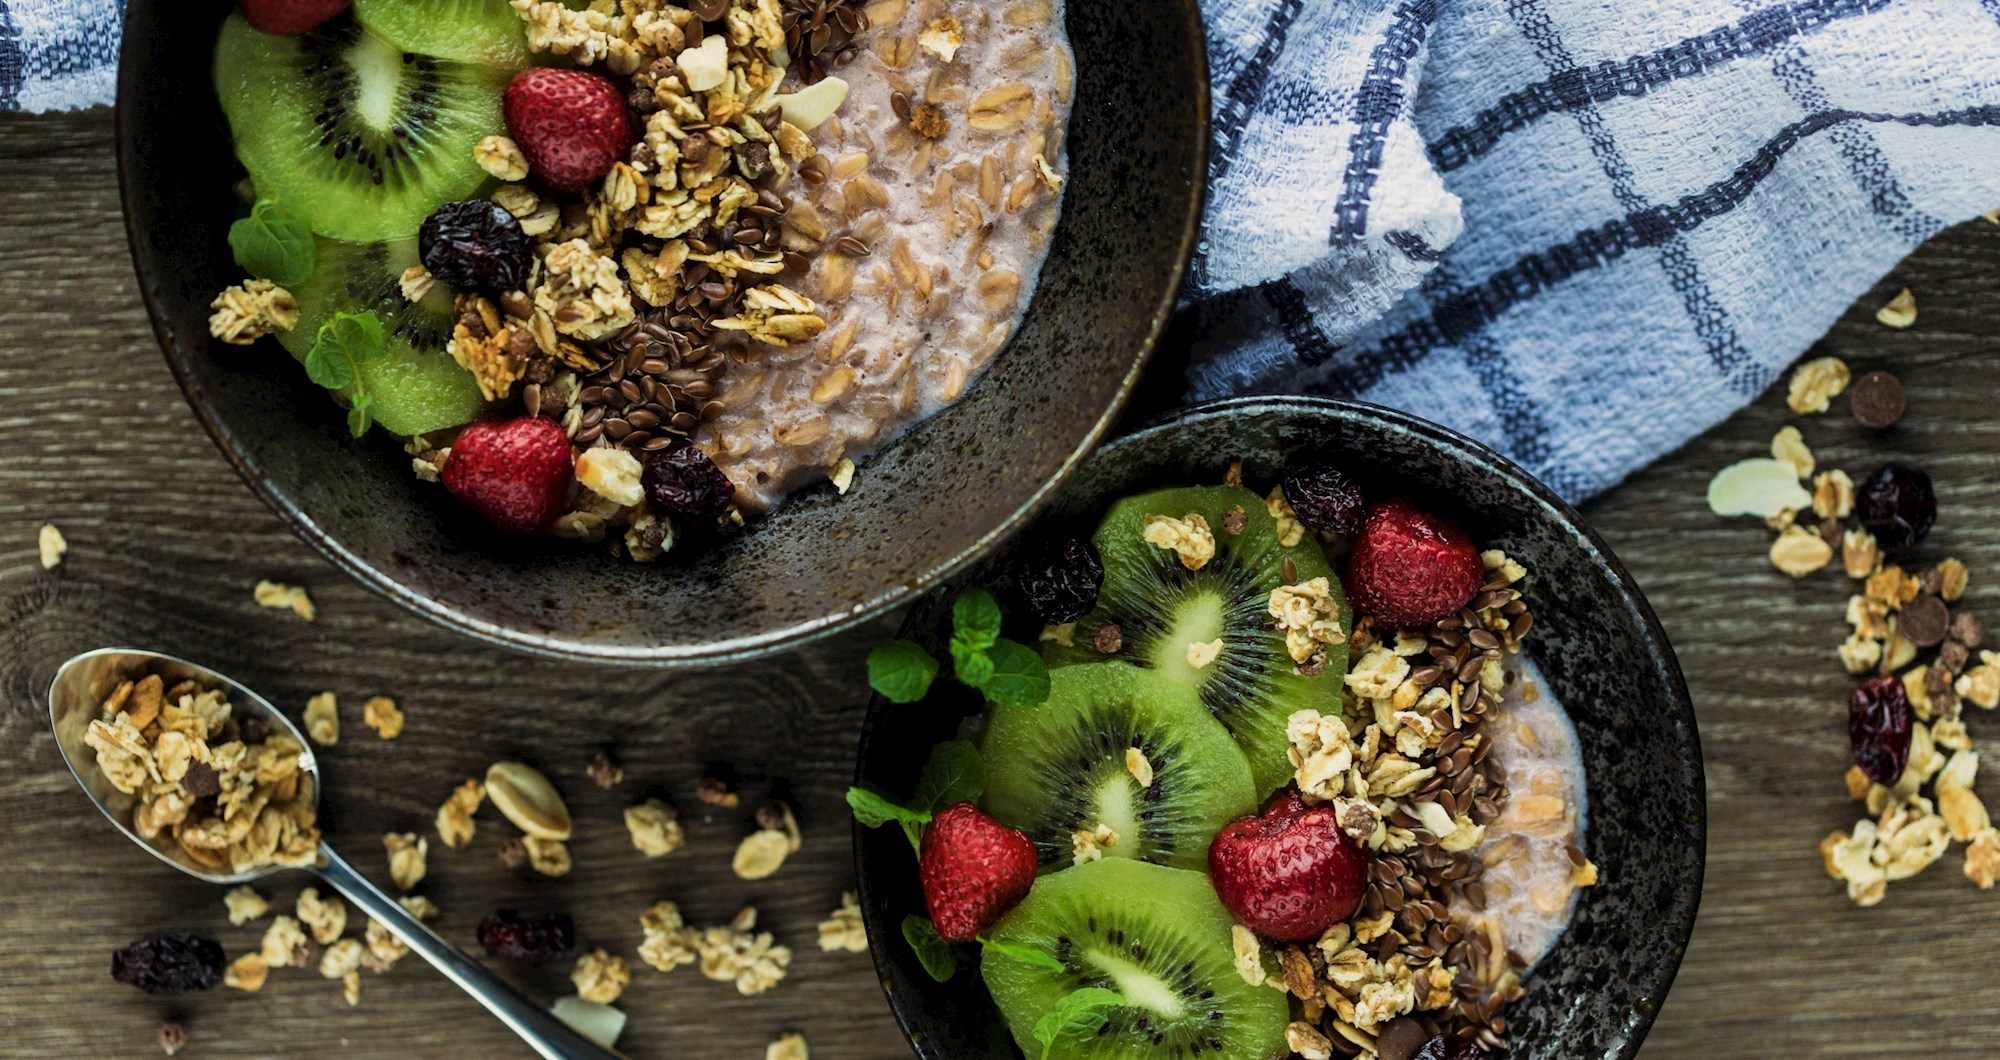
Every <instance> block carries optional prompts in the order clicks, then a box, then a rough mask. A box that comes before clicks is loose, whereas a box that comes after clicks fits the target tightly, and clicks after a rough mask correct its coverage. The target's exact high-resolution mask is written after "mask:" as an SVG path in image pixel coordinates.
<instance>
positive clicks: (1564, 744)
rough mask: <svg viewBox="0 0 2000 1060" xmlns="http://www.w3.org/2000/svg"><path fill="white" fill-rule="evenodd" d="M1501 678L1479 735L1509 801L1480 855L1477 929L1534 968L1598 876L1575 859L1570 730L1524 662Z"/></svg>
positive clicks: (1574, 763) (1577, 762)
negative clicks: (1481, 905) (1581, 890)
mask: <svg viewBox="0 0 2000 1060" xmlns="http://www.w3.org/2000/svg"><path fill="white" fill-rule="evenodd" d="M1506 677H1507V683H1506V687H1505V688H1504V690H1503V691H1502V693H1501V696H1500V704H1499V707H1498V709H1497V710H1495V711H1492V712H1490V713H1489V714H1488V715H1487V717H1486V733H1487V737H1488V738H1489V739H1491V740H1492V741H1493V752H1492V755H1491V758H1492V760H1493V761H1494V762H1496V763H1498V766H1499V771H1500V773H1501V774H1502V775H1504V777H1505V779H1506V784H1507V789H1508V792H1509V797H1508V799H1507V801H1505V802H1504V803H1502V804H1501V807H1500V815H1499V816H1498V817H1496V818H1494V819H1493V821H1491V822H1490V823H1488V824H1487V826H1486V838H1485V841H1484V842H1483V843H1481V844H1480V846H1479V848H1478V851H1477V854H1478V857H1479V859H1480V862H1481V863H1482V864H1483V865H1485V867H1486V871H1485V874H1484V875H1483V876H1482V877H1481V880H1482V885H1483V886H1484V888H1485V891H1486V909H1485V912H1484V913H1483V914H1480V916H1479V917H1478V918H1476V919H1492V920H1495V921H1497V926H1498V929H1499V933H1500V935H1501V937H1502V938H1504V939H1505V940H1506V943H1507V949H1509V950H1512V951H1513V952H1514V953H1516V954H1519V955H1520V956H1521V957H1522V958H1523V959H1524V960H1526V961H1527V963H1528V964H1529V965H1530V966H1532V965H1533V964H1534V963H1535V962H1536V961H1537V960H1539V959H1541V957H1542V955H1544V954H1546V953H1547V952H1548V951H1549V950H1550V949H1551V948H1552V947H1554V945H1555V944H1556V940H1557V939H1559V938H1561V937H1562V933H1563V929H1564V928H1565V927H1567V926H1568V925H1569V920H1570V915H1571V913H1572V912H1573V911H1574V910H1575V908H1576V896H1577V889H1578V887H1579V886H1580V885H1584V884H1587V883H1588V882H1591V881H1594V879H1595V877H1596V870H1595V868H1592V867H1589V866H1588V863H1587V862H1585V861H1584V860H1583V858H1582V855H1581V853H1580V851H1581V850H1582V848H1583V829H1584V825H1585V823H1586V814H1587V812H1588V803H1587V796H1586V793H1585V789H1584V781H1583V759H1582V757H1581V756H1580V755H1579V753H1578V747H1577V738H1576V729H1575V727H1574V725H1573V724H1572V723H1571V721H1570V718H1569V715H1568V714H1567V713H1566V712H1565V711H1564V710H1563V708H1562V704H1561V703H1559V702H1557V701H1556V698H1555V696H1554V694H1553V693H1552V692H1550V691H1549V686H1548V682H1547V681H1545V680H1543V678H1542V674H1541V671H1540V670H1538V669H1536V668H1535V664H1534V663H1532V662H1530V661H1528V659H1527V658H1526V657H1525V656H1518V655H1517V656H1515V657H1514V658H1512V659H1511V660H1509V665H1508V672H1507V675H1506ZM1573 851H1576V852H1579V853H1576V854H1574V855H1573V854H1572V852H1573ZM1482 927H1485V925H1483V924H1482ZM1486 930H1488V931H1489V932H1490V931H1491V930H1492V929H1491V928H1486Z"/></svg>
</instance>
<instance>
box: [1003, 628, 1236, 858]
mask: <svg viewBox="0 0 2000 1060" xmlns="http://www.w3.org/2000/svg"><path fill="white" fill-rule="evenodd" d="M1049 684H1050V692H1049V698H1048V701H1047V702H1046V703H1044V704H1042V705H1041V706H1040V707H1037V708H1034V709H1032V710H1021V709H1013V708H1006V707H997V708H994V710H993V711H992V713H991V715H990V717H989V718H988V721H987V724H986V732H985V734H984V735H983V736H982V737H981V740H980V752H981V757H983V758H984V759H985V760H986V792H985V795H984V797H983V798H982V800H981V804H982V806H983V808H984V809H985V810H986V812H987V813H989V814H992V815H993V816H994V817H995V818H996V819H998V820H1000V821H1003V822H1005V823H1007V824H1009V825H1012V826H1013V827H1015V828H1019V829H1020V830H1022V831H1023V832H1026V833H1027V834H1028V838H1030V839H1032V840H1033V841H1034V843H1035V853H1036V856H1037V857H1038V858H1039V859H1040V861H1041V866H1042V871H1043V872H1050V871H1054V870H1059V869H1066V868H1068V867H1069V866H1070V865H1071V864H1072V863H1073V861H1074V857H1075V848H1074V841H1073V838H1072V837H1073V836H1074V835H1075V834H1076V833H1077V832H1079V831H1086V832H1087V831H1091V830H1094V829H1095V828H1096V827H1097V826H1099V825H1104V826H1106V827H1108V828H1110V829H1111V831H1112V832H1114V833H1116V835H1117V841H1116V842H1115V843H1114V844H1112V845H1110V846H1106V847H1103V848H1101V849H1102V852H1103V854H1104V856H1105V857H1117V858H1137V859H1140V860H1142V861H1150V862H1155V863H1158V864H1162V865H1173V866H1176V867H1179V868H1186V869H1202V868H1205V867H1206V866H1207V864H1208V845H1209V843H1210V842H1211V841H1212V840H1213V839H1214V838H1215V834H1216V833H1217V832H1219V831H1221V830H1222V828H1223V826H1225V825H1227V824H1228V823H1229V822H1230V821H1233V820H1235V819H1236V818H1238V817H1241V816H1243V815H1245V814H1248V813H1252V812H1255V810H1256V808H1257V792H1256V790H1255V789H1254V787H1253V786H1252V784H1251V779H1250V765H1249V763H1248V762H1247V761H1245V760H1244V757H1243V753H1242V752H1241V751H1239V750H1238V749H1237V746H1236V743H1235V741H1234V740H1232V739H1231V738H1230V736H1229V730H1227V729H1225V728H1223V727H1222V724H1221V723H1220V722H1218V721H1216V720H1215V719H1214V718H1213V717H1211V716H1210V715H1209V713H1208V711H1207V710H1206V709H1204V708H1203V706H1202V703H1201V700H1200V698H1199V697H1197V696H1196V695H1195V694H1194V692H1193V691H1192V690H1191V689H1189V688H1188V687H1187V686H1186V685H1183V684H1180V683H1178V682H1175V681H1172V680H1169V679H1167V678H1164V677H1160V676H1158V675H1155V674H1150V673H1147V672H1145V671H1143V670H1140V669H1138V668H1137V667H1134V666H1129V665H1126V664H1124V663H1115V662H1114V663H1094V664H1090V665H1078V666H1067V667H1063V668H1062V669H1059V670H1056V671H1054V672H1053V673H1051V674H1050V675H1049ZM1133 748H1137V749H1138V750H1139V753H1140V754H1142V755H1143V756H1145V760H1146V763H1147V765H1148V767H1149V768H1150V769H1151V770H1152V783H1150V784H1149V785H1146V786H1144V787H1141V786H1140V784H1139V782H1138V780H1137V779H1135V777H1134V774H1133V772H1132V770H1131V769H1130V768H1128V765H1127V752H1128V751H1130V750H1131V749H1133Z"/></svg>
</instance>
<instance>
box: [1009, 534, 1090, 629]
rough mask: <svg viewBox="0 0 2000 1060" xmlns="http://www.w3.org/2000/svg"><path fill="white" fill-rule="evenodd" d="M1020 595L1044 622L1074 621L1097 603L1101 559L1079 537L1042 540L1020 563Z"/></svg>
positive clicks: (1086, 542) (1088, 544) (1087, 543)
mask: <svg viewBox="0 0 2000 1060" xmlns="http://www.w3.org/2000/svg"><path fill="white" fill-rule="evenodd" d="M1019 580H1020V586H1021V596H1022V598H1023V599H1025V600H1026V601H1027V603H1028V606H1029V607H1031V608H1033V609H1034V611H1035V614H1036V615H1037V616H1038V617H1040V618H1041V620H1042V621H1044V622H1052V623H1058V624H1060V623H1063V622H1074V621H1076V620H1077V619H1079V618H1082V617H1083V616H1084V615H1086V614H1089V613H1090V609H1091V608H1093V607H1095V606H1097V590H1098V588H1099V587H1100V586H1102V585H1103V584H1104V563H1103V561H1102V560H1100V559H1098V558H1097V549H1095V548H1093V547H1091V544H1090V542H1088V541H1085V540H1084V539H1082V538H1080V537H1071V538H1063V539H1060V540H1056V541H1047V542H1043V543H1042V544H1041V545H1040V546H1039V547H1037V548H1036V549H1034V550H1033V551H1032V552H1030V553H1029V555H1028V558H1027V560H1026V561H1025V562H1023V563H1022V564H1021V574H1020V579H1019Z"/></svg>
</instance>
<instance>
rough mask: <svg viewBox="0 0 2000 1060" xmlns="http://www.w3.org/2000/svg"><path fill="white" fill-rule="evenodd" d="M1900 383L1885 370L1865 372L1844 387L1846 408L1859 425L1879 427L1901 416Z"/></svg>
mask: <svg viewBox="0 0 2000 1060" xmlns="http://www.w3.org/2000/svg"><path fill="white" fill-rule="evenodd" d="M1905 405H1906V399H1905V397H1904V394H1903V382H1902V380H1900V379H1897V378H1896V377H1895V376H1893V375H1890V374H1889V373H1887V372H1869V373H1867V374H1866V375H1863V376H1862V377H1861V378H1859V379H1856V380H1855V381H1854V384H1853V385H1852V386H1850V387H1848V389H1847V407H1848V410H1849V411H1851V412H1853V413H1854V418H1855V419H1856V420H1857V421H1859V422H1860V424H1861V425H1862V426H1863V427H1873V428H1875V429H1877V430H1880V429H1881V428H1884V427H1889V426H1893V425H1894V424H1895V423H1896V421H1897V420H1900V419H1902V418H1903V409H1904V407H1905Z"/></svg>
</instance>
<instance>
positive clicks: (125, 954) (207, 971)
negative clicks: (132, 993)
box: [111, 935, 223, 994]
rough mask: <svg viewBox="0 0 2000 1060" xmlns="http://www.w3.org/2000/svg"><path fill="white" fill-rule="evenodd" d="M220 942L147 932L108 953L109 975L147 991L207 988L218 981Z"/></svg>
mask: <svg viewBox="0 0 2000 1060" xmlns="http://www.w3.org/2000/svg"><path fill="white" fill-rule="evenodd" d="M222 965H223V958H222V944H221V943H219V942H217V941H215V940H214V939H205V938H200V937H197V936H194V935H147V936H146V937H145V938H142V939H140V940H139V941H137V942H134V943H133V944H131V945H130V946H127V947H125V948H124V949H122V950H119V951H117V952H116V953H113V954H112V955H111V978H113V979H116V980H118V981H119V982H121V983H130V984H132V985H133V986H136V987H138V988H139V989H141V990H144V991H145V992H146V993H148V994H179V993H183V992H185V991H189V990H207V989H208V988H210V987H212V986H214V985H215V984H217V983H219V982H221V981H222Z"/></svg>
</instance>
